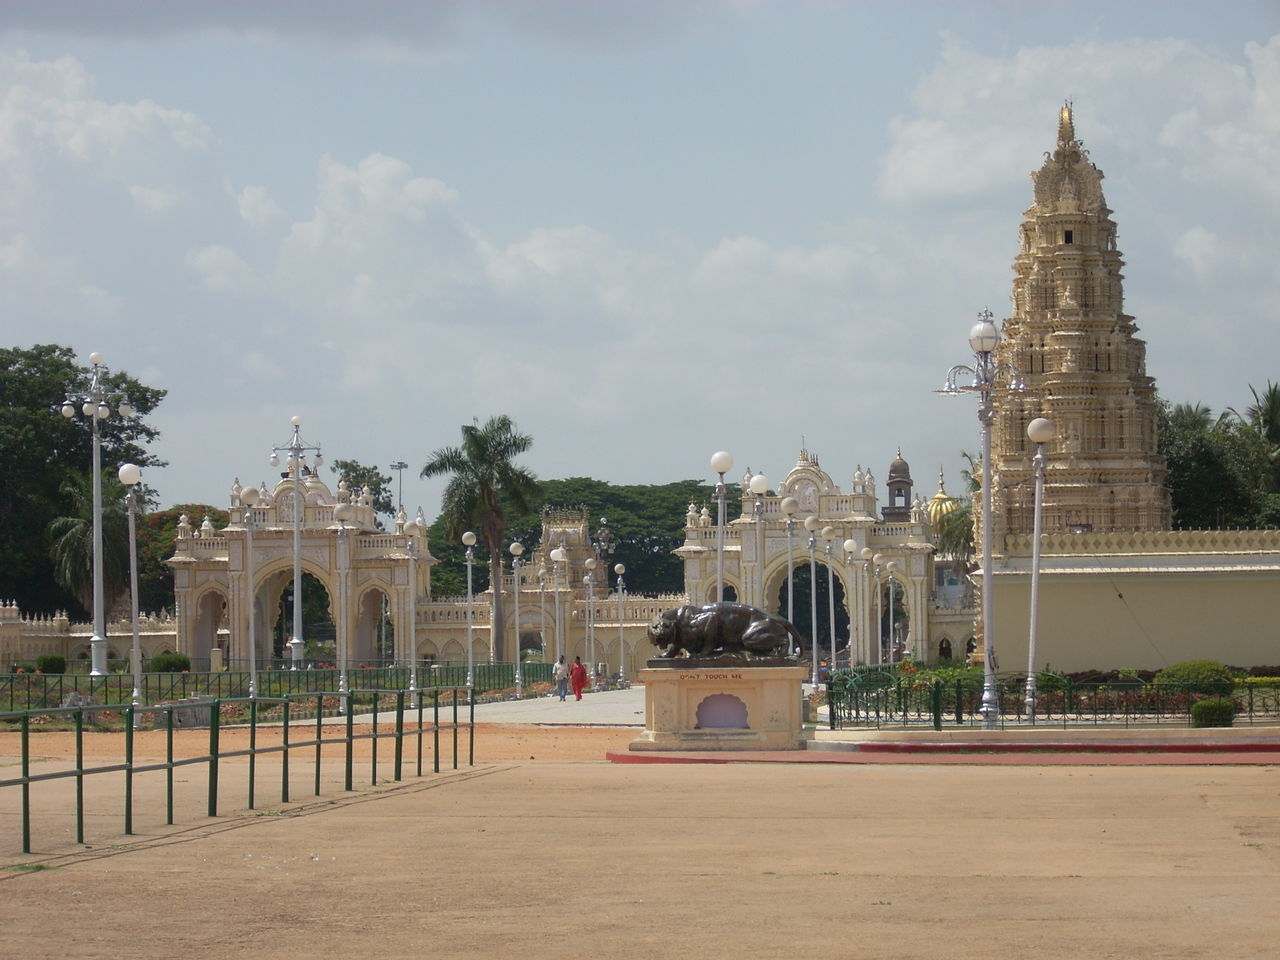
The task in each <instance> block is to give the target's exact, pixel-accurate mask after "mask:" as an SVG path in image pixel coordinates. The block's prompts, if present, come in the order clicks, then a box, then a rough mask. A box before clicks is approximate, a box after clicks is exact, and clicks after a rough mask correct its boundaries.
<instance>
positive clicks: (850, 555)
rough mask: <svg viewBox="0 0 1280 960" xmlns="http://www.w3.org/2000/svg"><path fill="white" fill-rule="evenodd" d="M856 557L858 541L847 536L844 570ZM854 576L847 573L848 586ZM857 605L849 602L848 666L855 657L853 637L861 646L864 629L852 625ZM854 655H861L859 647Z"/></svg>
mask: <svg viewBox="0 0 1280 960" xmlns="http://www.w3.org/2000/svg"><path fill="white" fill-rule="evenodd" d="M857 559H858V541H857V540H854V539H853V538H852V537H851V538H849V539H848V540H846V541H845V542H844V566H845V569H846V570H848V569H849V568H850V567H851V566H853V564H854V561H856V560H857ZM854 576H856V574H853V573H850V574H849V586H850V587H852V586H853V584H854V579H853V578H854ZM857 606H858V604H857V603H856V602H851V603H850V604H849V666H853V662H854V657H855V652H854V641H855V639H856V640H857V642H858V646H859V647H861V645H862V636H861V634H863V633H864V632H865V631H863V629H862V628H861V627H859V628H857V629H854V626H853V623H854V620H853V611H854V609H855V608H856V607H857ZM863 619H864V620H865V619H866V618H865V617H864V618H863ZM856 656H858V657H861V656H862V651H861V649H859V650H858V651H857V653H856Z"/></svg>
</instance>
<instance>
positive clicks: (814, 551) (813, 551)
mask: <svg viewBox="0 0 1280 960" xmlns="http://www.w3.org/2000/svg"><path fill="white" fill-rule="evenodd" d="M821 526H822V521H821V520H819V519H818V518H817V517H814V516H808V517H805V518H804V528H805V529H806V530H808V531H809V658H810V659H811V660H812V661H813V663H812V665H811V676H810V678H809V682H810V683H811V684H813V686H814V687H815V688H816V687H817V686H818V530H819V528H821Z"/></svg>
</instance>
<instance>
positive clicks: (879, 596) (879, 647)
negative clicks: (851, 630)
mask: <svg viewBox="0 0 1280 960" xmlns="http://www.w3.org/2000/svg"><path fill="white" fill-rule="evenodd" d="M883 570H884V555H883V554H879V553H873V554H872V555H871V571H872V574H873V575H874V577H875V581H876V663H880V664H883V663H884V662H885V660H886V659H889V658H888V657H886V656H885V654H886V651H887V650H888V647H887V645H886V644H885V642H884V591H883V590H882V589H881V588H880V574H881V572H882V571H883ZM889 662H890V663H892V662H893V661H892V660H891V659H889Z"/></svg>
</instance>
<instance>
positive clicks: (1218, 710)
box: [1191, 697, 1236, 727]
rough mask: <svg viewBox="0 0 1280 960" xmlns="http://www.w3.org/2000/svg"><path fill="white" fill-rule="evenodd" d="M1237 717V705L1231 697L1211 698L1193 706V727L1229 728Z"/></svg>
mask: <svg viewBox="0 0 1280 960" xmlns="http://www.w3.org/2000/svg"><path fill="white" fill-rule="evenodd" d="M1235 716H1236V705H1235V703H1234V702H1232V700H1231V699H1230V698H1229V697H1211V698H1210V699H1208V700H1200V701H1198V702H1197V703H1193V704H1192V705H1191V725H1192V726H1193V727H1229V726H1231V724H1232V723H1233V722H1234V721H1235Z"/></svg>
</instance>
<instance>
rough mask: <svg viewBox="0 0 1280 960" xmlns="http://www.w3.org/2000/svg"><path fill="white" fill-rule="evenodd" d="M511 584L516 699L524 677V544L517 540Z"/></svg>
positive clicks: (520, 694) (518, 696) (514, 549)
mask: <svg viewBox="0 0 1280 960" xmlns="http://www.w3.org/2000/svg"><path fill="white" fill-rule="evenodd" d="M509 549H510V550H511V584H512V591H513V592H514V593H515V600H516V625H515V635H516V640H515V644H514V646H515V651H516V699H517V700H519V699H522V698H523V697H524V677H523V675H522V674H521V672H520V660H521V651H520V567H521V566H522V565H523V564H524V563H525V561H523V560H521V559H520V558H521V557H522V556H524V544H523V543H521V542H520V541H519V540H517V541H515V542H514V543H512V544H511V546H510V548H509Z"/></svg>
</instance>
